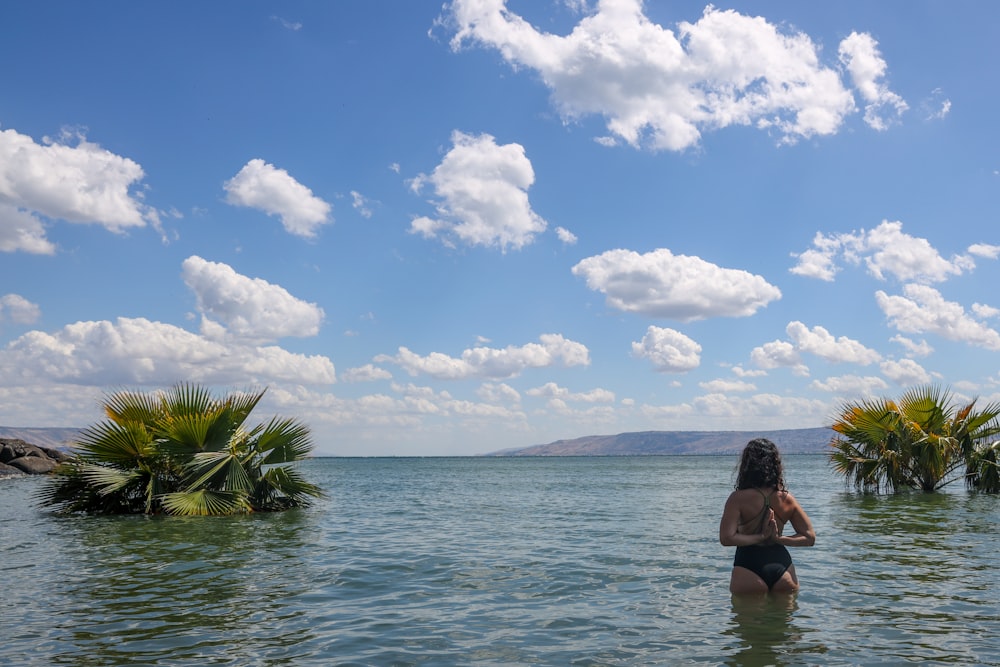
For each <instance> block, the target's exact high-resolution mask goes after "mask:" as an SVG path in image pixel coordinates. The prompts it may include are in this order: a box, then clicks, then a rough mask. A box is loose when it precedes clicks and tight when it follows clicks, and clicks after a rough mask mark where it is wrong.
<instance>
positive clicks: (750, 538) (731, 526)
mask: <svg viewBox="0 0 1000 667" xmlns="http://www.w3.org/2000/svg"><path fill="white" fill-rule="evenodd" d="M735 495H736V494H735V493H732V494H730V495H729V499H728V500H727V501H726V506H725V508H724V509H723V510H722V521H720V522H719V542H720V543H721V544H722V545H723V546H726V547H749V546H752V545H754V544H764V543H765V542H768V541H770V540H771V539H772V538H773V537H774V535H775V528H776V526H775V521H774V512H770V513H769V515H768V517H769V520H768V521H767V524H766V525H765V527H764V532H762V533H741V532H739V526H740V508H739V504H738V503H737V502H736V499H735V497H734V496H735Z"/></svg>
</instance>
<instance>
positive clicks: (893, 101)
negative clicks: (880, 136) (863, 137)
mask: <svg viewBox="0 0 1000 667" xmlns="http://www.w3.org/2000/svg"><path fill="white" fill-rule="evenodd" d="M838 52H839V55H840V62H841V63H842V64H843V65H844V67H845V68H846V69H847V71H848V72H849V73H850V75H851V79H852V80H853V82H854V86H855V87H856V88H857V89H858V91H859V92H860V93H861V97H862V98H863V99H864V100H865V102H867V105H866V106H865V122H866V123H867V124H868V125H869V126H870V127H872V128H873V129H876V130H885V129H888V127H889V125H890V124H892V122H893V121H894V120H895V119H897V118H898V117H899V116H901V115H902V114H903V113H904V112H905V111H906V110H907V109H908V108H909V107H908V106H907V104H906V102H905V101H903V98H902V97H900V96H899V95H897V94H896V93H894V92H892V91H891V90H889V87H888V86H887V85H886V83H885V82H884V81H883V80H882V79H883V77H884V76H885V71H886V63H885V60H883V59H882V54H881V53H879V50H878V43H877V42H876V41H875V40H874V39H873V38H872V36H871V35H868V34H866V33H857V32H852V33H851V34H850V35H848V36H847V37H846V38H844V39H843V40H842V41H841V42H840V48H839V49H838Z"/></svg>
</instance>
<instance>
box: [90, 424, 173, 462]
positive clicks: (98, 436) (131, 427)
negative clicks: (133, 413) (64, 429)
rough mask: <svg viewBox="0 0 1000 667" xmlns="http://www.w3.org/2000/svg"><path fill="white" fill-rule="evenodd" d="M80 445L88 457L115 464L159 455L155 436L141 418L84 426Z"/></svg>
mask: <svg viewBox="0 0 1000 667" xmlns="http://www.w3.org/2000/svg"><path fill="white" fill-rule="evenodd" d="M76 445H77V449H78V450H79V452H80V454H81V455H82V456H83V457H85V458H88V459H93V460H99V461H103V462H105V463H108V464H112V465H123V466H128V465H133V464H135V463H137V462H138V461H141V460H143V459H147V458H150V457H153V456H155V455H156V447H155V446H154V444H153V438H152V435H151V434H150V432H149V431H148V430H147V429H146V427H145V426H144V425H143V424H142V423H141V422H137V421H124V422H113V421H106V422H101V423H99V424H95V425H94V426H90V427H88V428H86V429H84V430H83V432H82V433H81V434H80V438H79V440H77V443H76Z"/></svg>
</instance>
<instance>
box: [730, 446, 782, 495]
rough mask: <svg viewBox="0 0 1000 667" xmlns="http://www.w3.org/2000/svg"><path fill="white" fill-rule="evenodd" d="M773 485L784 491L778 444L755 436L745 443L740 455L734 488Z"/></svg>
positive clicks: (754, 487)
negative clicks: (754, 438)
mask: <svg viewBox="0 0 1000 667" xmlns="http://www.w3.org/2000/svg"><path fill="white" fill-rule="evenodd" d="M767 486H773V487H775V488H777V489H778V490H779V491H785V490H786V489H785V470H784V468H783V467H782V465H781V454H780V453H779V452H778V446H777V445H775V444H774V443H773V442H771V441H770V440H768V439H767V438H757V439H756V440H751V441H750V442H748V443H747V446H746V447H744V448H743V454H742V455H741V456H740V467H739V472H738V473H737V475H736V489H737V490H740V489H756V488H759V487H767Z"/></svg>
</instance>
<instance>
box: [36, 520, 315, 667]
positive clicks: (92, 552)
mask: <svg viewBox="0 0 1000 667" xmlns="http://www.w3.org/2000/svg"><path fill="white" fill-rule="evenodd" d="M56 521H57V522H58V524H59V528H60V529H61V530H62V531H64V535H65V538H66V539H65V544H66V545H67V546H68V547H69V549H70V552H69V553H67V554H66V556H67V557H68V563H71V564H72V571H71V572H69V573H68V574H69V575H70V578H69V580H68V581H66V582H63V583H62V584H61V586H63V587H64V597H65V599H67V600H72V607H70V608H68V609H63V610H61V611H62V614H61V616H60V618H61V623H62V625H63V627H64V628H65V631H66V635H65V636H64V637H62V638H61V642H65V643H69V644H70V645H72V646H73V647H74V648H73V649H70V650H67V649H66V647H63V648H62V650H61V651H60V653H59V654H58V655H54V656H53V657H52V661H51V662H52V664H60V665H62V664H67V665H87V664H101V665H136V664H140V663H141V662H142V660H143V658H144V657H145V658H146V659H148V660H149V661H150V663H151V664H153V663H156V662H157V656H159V657H160V658H161V659H162V657H163V656H170V658H171V660H173V661H175V662H184V661H190V664H196V663H198V662H202V663H203V664H204V663H208V662H213V663H215V664H234V665H236V664H250V663H252V662H253V661H254V660H255V659H256V658H255V654H256V652H258V651H260V650H261V649H262V648H263V649H265V650H266V651H267V652H268V653H270V654H271V655H272V656H274V657H275V659H274V660H272V661H270V664H294V658H295V657H296V651H295V647H296V646H298V645H300V644H301V643H302V642H303V641H305V640H308V639H309V638H310V636H311V635H310V630H309V624H308V623H305V622H303V619H302V616H303V615H304V614H305V611H304V610H303V609H301V608H298V607H294V606H289V605H288V600H289V599H292V598H294V597H295V596H297V595H299V594H301V593H302V592H303V591H305V590H306V589H307V587H308V586H309V582H308V577H303V572H302V571H301V568H300V564H301V557H300V555H301V553H302V549H303V548H306V544H305V543H304V540H303V538H304V536H306V535H307V534H308V530H307V529H308V528H309V526H308V525H307V521H306V517H305V515H304V514H303V513H301V512H296V511H292V512H286V513H281V514H255V515H249V516H239V517H225V518H222V517H219V518H207V519H205V518H195V517H192V518H173V517H152V518H150V517H87V518H81V517H72V518H61V519H57V520H56ZM248 631H251V632H252V633H253V636H254V637H258V638H259V637H266V638H267V639H266V643H265V645H264V646H263V647H262V646H261V645H260V642H259V639H258V640H255V643H256V646H254V645H253V644H250V645H246V646H245V650H248V651H251V652H252V653H251V654H244V653H243V650H244V645H243V644H242V643H241V642H240V637H241V634H242V633H246V632H248ZM95 654H96V655H100V656H101V659H100V660H99V661H97V662H93V660H94V658H93V656H94V655H95Z"/></svg>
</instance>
